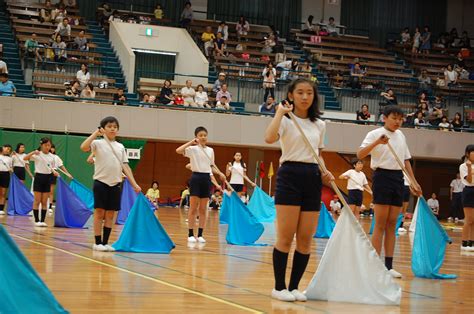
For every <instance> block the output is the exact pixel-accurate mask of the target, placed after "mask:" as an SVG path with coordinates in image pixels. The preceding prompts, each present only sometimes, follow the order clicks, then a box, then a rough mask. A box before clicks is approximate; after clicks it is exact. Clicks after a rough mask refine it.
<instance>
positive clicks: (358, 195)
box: [347, 190, 364, 206]
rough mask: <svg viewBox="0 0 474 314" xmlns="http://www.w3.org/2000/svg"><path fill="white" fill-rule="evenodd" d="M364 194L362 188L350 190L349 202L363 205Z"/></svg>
mask: <svg viewBox="0 0 474 314" xmlns="http://www.w3.org/2000/svg"><path fill="white" fill-rule="evenodd" d="M363 198H364V194H363V192H362V191H361V190H349V200H348V201H347V204H349V205H355V206H361V205H362V200H363Z"/></svg>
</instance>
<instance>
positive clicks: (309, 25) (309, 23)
mask: <svg viewBox="0 0 474 314" xmlns="http://www.w3.org/2000/svg"><path fill="white" fill-rule="evenodd" d="M313 19H314V16H312V15H310V16H308V19H307V20H306V23H305V24H304V28H303V31H302V33H304V34H310V35H319V26H318V25H315V24H313Z"/></svg>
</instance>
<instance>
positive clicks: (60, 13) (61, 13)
mask: <svg viewBox="0 0 474 314" xmlns="http://www.w3.org/2000/svg"><path fill="white" fill-rule="evenodd" d="M52 16H54V21H55V22H56V23H58V24H59V23H62V21H63V19H65V18H66V17H67V11H66V6H65V5H64V4H62V3H58V4H57V5H56V9H54V10H53V13H52Z"/></svg>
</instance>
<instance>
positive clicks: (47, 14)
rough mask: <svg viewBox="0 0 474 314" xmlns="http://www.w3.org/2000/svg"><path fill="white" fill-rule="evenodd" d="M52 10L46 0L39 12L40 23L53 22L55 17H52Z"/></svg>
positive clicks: (49, 2)
mask: <svg viewBox="0 0 474 314" xmlns="http://www.w3.org/2000/svg"><path fill="white" fill-rule="evenodd" d="M53 11H54V8H53V6H52V5H51V1H50V0H46V1H45V3H44V8H42V9H41V10H40V16H39V20H40V22H41V23H43V22H54V21H55V18H56V17H55V16H54V15H53Z"/></svg>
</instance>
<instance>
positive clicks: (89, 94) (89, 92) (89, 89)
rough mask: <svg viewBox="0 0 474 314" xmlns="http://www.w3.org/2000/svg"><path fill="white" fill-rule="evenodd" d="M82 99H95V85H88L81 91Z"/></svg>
mask: <svg viewBox="0 0 474 314" xmlns="http://www.w3.org/2000/svg"><path fill="white" fill-rule="evenodd" d="M81 98H91V99H93V98H95V90H94V85H92V83H88V84H87V85H86V86H85V87H84V89H83V90H82V91H81Z"/></svg>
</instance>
